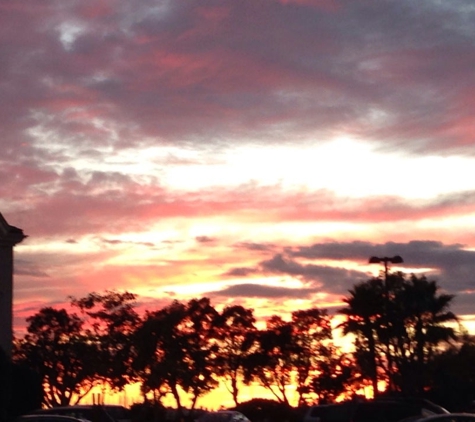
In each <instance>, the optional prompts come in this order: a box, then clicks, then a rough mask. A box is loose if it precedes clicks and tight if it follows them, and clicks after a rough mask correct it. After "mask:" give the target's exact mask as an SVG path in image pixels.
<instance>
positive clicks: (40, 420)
mask: <svg viewBox="0 0 475 422" xmlns="http://www.w3.org/2000/svg"><path fill="white" fill-rule="evenodd" d="M15 422H84V420H82V419H77V418H73V417H72V416H65V415H23V416H19V417H18V418H17V419H15Z"/></svg>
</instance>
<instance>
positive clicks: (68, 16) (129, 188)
mask: <svg viewBox="0 0 475 422" xmlns="http://www.w3.org/2000/svg"><path fill="white" fill-rule="evenodd" d="M474 22H475V3H474V2H473V0H450V1H442V0H431V1H429V0H417V1H415V0H227V1H226V0H199V1H193V0H162V1H161V0H134V1H130V0H76V1H74V0H70V1H64V0H41V1H38V0H24V1H15V0H6V1H2V2H1V3H0V107H1V112H0V119H1V121H0V146H1V153H0V212H1V213H2V214H3V216H4V217H5V219H6V220H7V221H8V223H9V224H11V225H13V226H16V227H19V228H21V229H23V231H24V233H25V234H27V235H28V238H27V239H25V240H24V241H23V242H22V243H21V244H20V245H18V246H16V247H15V279H14V310H15V322H14V324H15V326H14V329H15V332H16V334H17V335H18V334H19V333H21V329H22V327H24V325H25V317H27V316H29V315H32V314H33V313H35V312H37V311H38V310H39V309H40V308H41V307H44V306H56V305H58V306H61V305H62V304H63V303H65V302H67V301H68V299H67V298H68V296H70V295H72V296H75V297H83V296H85V295H87V294H88V293H91V292H94V291H95V292H103V291H105V290H107V289H108V290H127V291H130V292H134V293H137V294H138V295H139V296H140V300H141V302H140V304H141V306H142V308H146V309H157V308H159V307H162V306H165V305H168V304H169V303H170V302H171V301H172V300H173V299H178V300H183V301H187V300H189V299H191V298H196V297H203V296H206V297H209V298H211V300H212V303H213V304H214V305H215V306H222V305H225V304H242V305H244V306H247V307H251V308H253V309H254V310H255V314H256V316H257V317H259V318H261V317H265V316H268V315H271V314H281V315H284V314H285V313H288V312H289V311H292V310H295V309H304V308H308V307H311V306H318V307H321V308H325V309H328V310H329V311H330V312H334V311H335V310H337V309H339V308H341V307H342V301H341V299H342V298H343V297H344V296H346V295H347V292H348V289H350V288H351V287H352V286H353V285H354V284H355V283H356V282H359V281H364V280H367V279H368V278H370V277H372V276H374V275H377V274H378V273H379V271H381V269H382V266H381V265H374V264H373V265H369V264H368V258H369V257H370V256H372V255H376V256H393V255H396V254H397V255H401V256H402V257H403V259H404V264H402V265H399V266H397V267H394V269H395V270H402V271H406V272H408V273H417V274H426V275H427V276H428V277H429V278H431V279H436V280H437V281H438V283H439V285H440V286H441V288H442V289H443V291H445V292H448V293H452V294H455V295H456V297H455V300H454V304H453V308H452V310H453V311H454V312H455V313H456V314H457V315H459V316H463V317H464V318H465V319H466V320H467V321H468V320H471V319H472V316H473V319H475V306H474V304H475V231H474V228H475V136H474V135H475V118H474V116H475V25H474V24H473V23H474ZM474 332H475V326H474Z"/></svg>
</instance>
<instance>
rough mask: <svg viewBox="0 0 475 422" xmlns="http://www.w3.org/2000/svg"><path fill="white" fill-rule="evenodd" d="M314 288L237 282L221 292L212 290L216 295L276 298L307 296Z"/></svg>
mask: <svg viewBox="0 0 475 422" xmlns="http://www.w3.org/2000/svg"><path fill="white" fill-rule="evenodd" d="M311 292H312V290H311V289H310V290H308V291H307V289H290V288H285V287H276V286H263V285H261V284H250V283H248V284H237V285H234V286H231V287H228V288H227V289H224V290H222V291H219V292H211V293H210V294H212V295H214V296H224V297H238V298H239V297H242V298H265V299H269V300H276V299H296V298H302V297H307V295H308V294H309V293H311Z"/></svg>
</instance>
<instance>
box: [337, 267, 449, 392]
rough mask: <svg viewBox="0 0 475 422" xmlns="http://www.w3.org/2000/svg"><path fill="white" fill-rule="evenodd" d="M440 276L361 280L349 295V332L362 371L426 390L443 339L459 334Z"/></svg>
mask: <svg viewBox="0 0 475 422" xmlns="http://www.w3.org/2000/svg"><path fill="white" fill-rule="evenodd" d="M438 291H439V287H438V285H437V283H436V282H435V281H428V280H427V279H426V278H425V277H424V276H421V277H417V276H415V275H411V277H410V278H409V279H408V280H406V277H405V276H404V274H402V273H396V274H390V275H388V277H387V278H386V279H385V280H384V281H383V280H381V279H379V278H373V279H371V280H368V281H367V282H363V283H359V284H357V285H355V286H354V288H353V289H351V290H350V291H349V292H350V297H348V298H345V299H344V301H345V302H346V303H347V305H348V306H347V307H346V308H343V309H341V310H340V312H341V313H343V314H344V315H345V316H346V321H345V322H344V323H343V324H342V327H343V329H344V333H345V334H349V333H352V334H354V335H355V336H356V340H355V346H356V353H355V357H356V359H357V362H358V363H359V366H360V369H361V371H362V373H363V375H366V376H367V377H369V378H370V379H371V380H372V384H373V390H374V391H375V395H376V394H377V391H378V389H377V385H378V384H377V383H378V380H384V381H386V383H387V385H388V386H389V388H390V389H396V390H397V391H400V392H403V393H407V394H421V393H422V391H423V390H424V388H425V386H426V384H427V377H426V374H425V369H426V366H427V363H428V362H429V360H430V359H431V358H432V357H433V356H434V354H435V352H436V350H437V347H438V346H439V345H440V344H441V343H442V342H447V341H449V340H451V339H455V337H456V335H455V330H454V329H453V328H451V327H449V326H447V325H446V324H447V323H448V322H453V321H457V318H456V316H455V315H454V314H453V313H452V312H450V310H449V306H450V303H451V301H452V299H453V296H452V295H446V294H440V295H439V294H438Z"/></svg>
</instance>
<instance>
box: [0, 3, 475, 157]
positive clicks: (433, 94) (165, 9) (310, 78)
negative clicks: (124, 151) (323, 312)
mask: <svg viewBox="0 0 475 422" xmlns="http://www.w3.org/2000/svg"><path fill="white" fill-rule="evenodd" d="M474 14H475V11H474V10H473V7H472V4H471V2H470V0H466V1H454V2H430V3H427V2H413V1H410V0H386V1H381V2H364V1H349V0H347V1H338V2H335V3H334V7H333V8H332V9H331V10H330V9H329V8H325V7H319V6H318V2H315V5H312V3H311V2H306V3H302V4H298V3H296V2H293V3H292V2H289V3H284V2H282V3H281V2H279V1H266V2H255V1H252V0H246V1H241V2H229V3H226V4H223V3H222V2H221V1H218V0H208V1H206V2H205V3H202V2H189V1H185V0H176V1H174V2H161V3H158V4H155V3H154V4H151V3H150V2H148V1H144V0H140V1H138V2H134V6H133V7H131V5H130V4H128V3H127V2H125V1H116V2H114V6H113V7H112V6H111V5H109V6H107V5H105V6H102V5H97V6H93V5H91V4H81V3H80V2H68V4H64V3H60V2H55V1H53V2H47V3H46V4H38V3H29V4H28V8H27V7H26V6H15V7H13V6H11V5H9V4H4V5H2V15H3V19H2V21H1V23H2V28H4V29H3V30H2V39H3V43H2V49H3V53H4V54H3V55H2V57H5V59H4V60H2V66H1V67H0V75H1V76H2V80H3V81H4V83H3V85H2V87H3V92H2V96H1V97H2V100H1V102H0V107H1V108H2V109H3V111H8V112H7V113H2V114H1V115H3V116H9V120H8V122H7V121H5V122H3V123H4V124H1V125H0V127H2V128H3V130H4V133H3V135H4V136H3V137H2V142H4V143H7V142H8V146H9V148H7V149H6V152H7V154H13V155H4V157H7V156H9V157H16V156H18V155H21V156H28V155H31V154H32V153H33V152H32V151H31V150H30V151H29V152H26V151H24V150H23V151H22V148H21V147H20V145H21V144H22V142H26V143H27V144H29V143H30V141H31V139H32V135H33V134H34V131H33V132H31V131H28V129H32V128H33V127H35V128H36V129H35V130H36V133H38V132H42V133H47V134H48V137H49V139H50V142H55V143H56V144H57V145H62V146H64V148H66V147H69V148H72V147H73V145H74V148H75V149H76V150H77V152H78V153H83V152H84V151H85V149H87V148H90V147H93V146H97V145H103V146H110V147H112V148H121V147H123V146H126V145H127V144H128V145H137V144H138V142H140V140H143V139H144V137H147V138H148V139H150V140H152V141H153V142H156V141H158V140H160V142H177V141H179V140H183V139H187V140H191V139H195V140H196V141H197V142H199V141H200V140H202V139H207V140H208V141H210V140H211V139H214V140H215V141H218V140H219V138H222V137H224V136H226V139H230V138H232V137H234V139H237V138H236V137H239V138H240V139H243V138H246V137H249V136H253V137H256V136H259V135H261V136H262V137H267V135H266V134H268V133H269V131H270V132H271V133H272V141H275V139H276V137H279V136H280V135H279V130H278V128H279V127H282V126H283V125H284V126H285V127H286V132H287V134H288V132H289V131H292V132H293V133H294V134H297V133H299V132H300V133H306V132H308V131H310V132H312V133H320V134H321V135H323V134H325V133H329V132H332V131H333V130H334V129H335V128H336V127H342V126H345V125H351V126H353V127H354V128H355V130H357V131H358V132H359V133H360V134H361V135H362V136H364V137H365V138H371V139H385V144H384V146H385V147H391V146H392V147H394V148H399V146H400V145H401V144H404V146H405V148H408V149H415V150H417V149H420V150H427V149H428V148H463V149H465V150H466V151H473V148H472V143H471V142H470V140H469V139H467V138H466V137H465V133H464V132H463V130H462V133H460V131H459V130H455V128H456V127H458V126H459V125H460V122H461V121H463V122H466V123H465V125H468V126H466V129H467V130H468V129H469V128H470V127H471V126H470V123H469V122H468V121H466V119H468V118H469V116H471V115H472V114H473V111H474V106H475V103H474V101H473V99H471V98H472V97H471V96H469V95H467V90H471V89H472V86H473V80H474V76H473V72H472V69H473V65H474V64H475V53H474V51H475V49H474V48H473V47H474V43H475V34H474V32H475V31H474V30H473V25H471V22H473V18H474ZM20 28H27V30H25V29H22V30H20ZM12 116H14V118H13V119H12V118H11V117H12ZM378 116H379V117H378ZM381 116H385V118H384V119H382V118H381ZM99 120H100V121H101V122H102V124H100V125H99V124H98V121H99ZM276 122H278V123H276ZM462 129H463V128H462ZM114 134H116V135H118V136H115V135H114ZM218 134H219V135H218ZM33 138H35V136H33ZM37 143H38V142H36V144H37ZM36 148H38V149H39V150H42V147H41V146H40V145H37V146H36ZM42 151H43V153H46V154H48V152H46V151H44V150H42ZM57 153H59V154H64V153H65V152H63V153H61V152H59V151H57ZM49 154H51V151H50V152H49Z"/></svg>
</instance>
